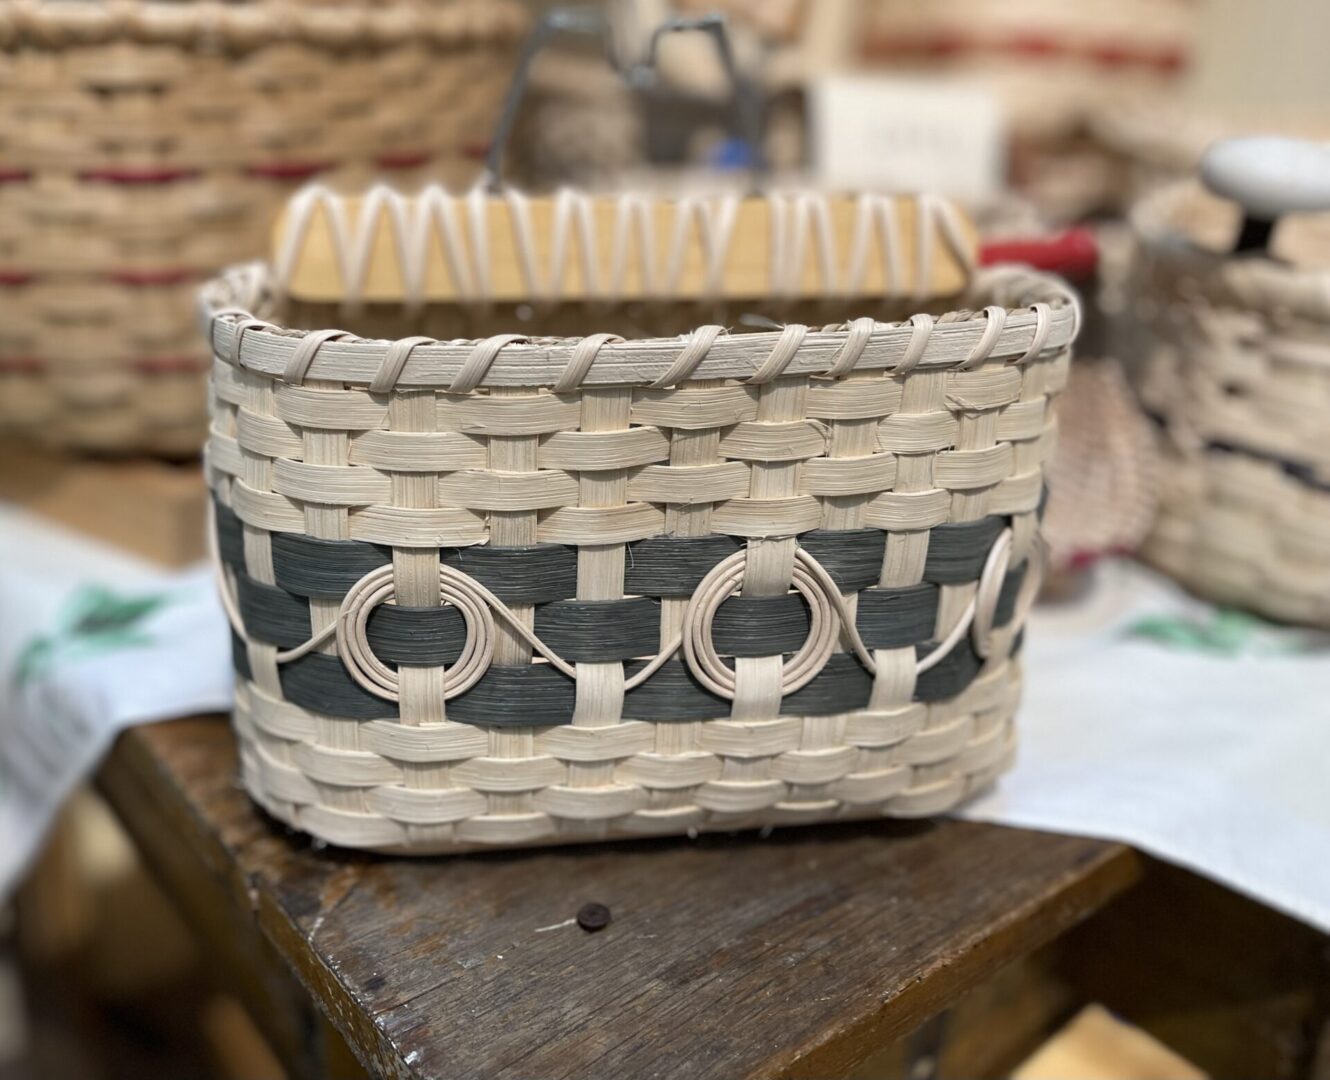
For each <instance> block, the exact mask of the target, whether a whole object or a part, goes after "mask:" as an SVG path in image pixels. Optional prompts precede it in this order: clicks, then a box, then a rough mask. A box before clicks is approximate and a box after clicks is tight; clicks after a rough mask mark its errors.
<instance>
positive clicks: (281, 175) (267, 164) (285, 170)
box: [245, 161, 332, 180]
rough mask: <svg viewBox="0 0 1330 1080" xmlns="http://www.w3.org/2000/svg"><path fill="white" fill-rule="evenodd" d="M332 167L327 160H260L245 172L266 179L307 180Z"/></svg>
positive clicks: (249, 166) (248, 166) (247, 167)
mask: <svg viewBox="0 0 1330 1080" xmlns="http://www.w3.org/2000/svg"><path fill="white" fill-rule="evenodd" d="M331 168H332V164H331V163H330V162H327V161H259V162H255V163H254V164H253V165H247V166H246V167H245V172H246V173H247V174H248V175H250V176H257V177H261V178H262V179H264V180H306V179H308V178H309V177H311V176H317V175H318V174H319V173H321V172H326V171H327V170H328V169H331Z"/></svg>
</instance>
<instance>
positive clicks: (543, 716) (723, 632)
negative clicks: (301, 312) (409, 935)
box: [207, 279, 1072, 852]
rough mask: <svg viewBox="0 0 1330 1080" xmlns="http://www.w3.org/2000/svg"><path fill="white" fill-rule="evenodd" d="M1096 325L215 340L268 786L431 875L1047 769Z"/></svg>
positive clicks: (1057, 313) (841, 814)
mask: <svg viewBox="0 0 1330 1080" xmlns="http://www.w3.org/2000/svg"><path fill="white" fill-rule="evenodd" d="M1028 284H1029V282H1028V281H1027V282H1026V285H1028ZM1036 284H1037V285H1041V286H1047V283H1046V282H1043V281H1042V279H1038V280H1037V281H1036ZM231 295H235V294H234V293H232V294H230V295H226V294H224V295H221V296H220V297H218V300H219V304H218V306H224V305H225V304H227V303H228V302H229V301H230V296H231ZM1042 298H1043V296H1042V295H1040V296H1034V297H1031V298H1029V299H1026V300H1016V301H1011V300H1008V301H1007V302H1015V303H1022V302H1030V300H1032V299H1042ZM1071 322H1072V320H1071V317H1070V313H1069V311H1068V310H1067V309H1066V308H1065V307H1060V306H1059V307H1056V308H1049V307H1047V306H1042V307H1041V310H1039V311H1038V312H1036V313H1034V314H1033V315H1032V314H1031V313H1030V311H1028V310H1025V311H1012V312H1008V311H1005V310H1004V309H1002V308H991V309H989V310H988V312H987V313H986V314H980V315H974V314H971V313H968V312H964V313H956V314H954V315H951V316H947V317H944V318H943V319H940V320H938V321H937V322H936V323H934V322H933V320H928V319H923V318H922V317H921V318H920V319H917V320H915V321H914V322H913V323H906V324H904V325H903V326H895V325H884V324H873V323H872V321H871V320H864V321H861V322H859V323H856V324H852V325H851V326H848V327H841V328H831V329H826V330H822V331H806V330H805V329H804V328H801V327H787V328H786V329H785V330H784V331H783V332H782V333H779V334H775V333H763V334H740V335H726V334H722V333H719V328H715V327H710V328H706V327H704V328H701V329H699V330H697V331H695V332H694V333H693V335H691V337H690V338H688V339H686V340H685V341H683V342H680V341H678V340H668V339H661V340H657V341H641V342H627V343H623V344H618V343H615V342H614V341H595V340H594V339H587V340H591V341H592V344H591V345H590V346H588V345H587V343H586V341H582V342H579V341H576V340H573V341H559V340H554V339H550V340H542V341H539V342H532V343H525V342H521V341H519V342H516V343H504V342H480V343H477V344H475V345H472V344H470V343H458V342H451V343H433V342H420V343H416V344H414V345H413V344H412V343H409V342H408V344H407V345H406V346H405V347H403V346H390V347H386V346H385V345H384V343H382V342H368V341H366V342H359V341H355V340H347V339H343V338H338V337H336V336H333V335H317V334H315V335H305V336H303V337H300V336H295V335H291V334H290V333H289V332H283V331H280V330H274V329H270V328H268V325H267V324H266V323H264V322H262V321H261V320H255V319H250V318H245V317H243V316H237V315H227V316H222V317H219V318H215V319H210V320H208V322H207V326H208V330H209V333H210V334H211V336H212V339H213V341H214V343H215V346H216V351H217V357H218V359H217V362H216V364H215V367H214V371H213V383H212V389H213V397H214V414H213V424H212V435H211V438H210V442H209V448H208V455H207V461H208V471H209V477H210V482H211V484H212V486H213V490H214V492H215V494H216V497H217V501H218V509H217V536H218V553H219V560H220V563H221V565H222V567H223V577H224V582H225V584H224V588H225V590H226V594H227V595H228V596H229V597H231V602H232V604H233V614H234V617H235V625H236V627H237V638H236V667H237V672H238V696H237V709H236V727H237V731H238V733H239V736H240V740H241V746H242V760H243V763H244V777H245V782H246V786H247V787H248V789H249V790H250V791H251V793H252V794H253V795H254V796H255V798H256V799H258V801H259V802H261V803H262V804H263V805H264V806H265V807H266V808H267V809H268V810H269V811H270V812H271V813H272V814H273V815H274V816H276V817H278V818H280V819H282V820H283V821H286V822H288V823H290V824H292V825H294V826H296V827H298V828H301V829H304V830H306V831H309V832H311V833H313V834H315V835H316V836H320V837H322V838H324V839H327V840H329V841H332V842H335V843H339V844H344V845H350V846H368V847H375V848H387V849H393V850H405V851H412V852H426V851H448V850H459V849H465V848H468V847H476V846H493V845H500V846H511V845H521V844H546V843H564V842H575V841H585V840H595V839H604V838H609V837H618V836H636V835H643V834H657V833H682V832H685V831H691V830H705V829H735V828H743V827H749V826H756V825H768V824H794V823H803V822H812V821H823V820H832V819H846V818H858V817H874V816H882V815H892V816H913V815H921V814H931V813H936V812H938V811H940V810H942V809H945V808H946V807H948V806H951V805H952V804H954V803H955V802H956V801H957V800H959V799H961V798H963V797H965V796H966V795H967V794H969V793H971V792H973V791H975V790H977V789H979V788H981V787H983V786H985V785H987V784H988V783H990V782H991V781H992V780H993V778H994V777H995V776H996V775H997V774H998V773H999V772H1000V771H1001V770H1002V769H1003V768H1004V767H1005V766H1006V765H1007V763H1008V762H1009V761H1010V759H1011V754H1012V751H1013V745H1014V733H1013V727H1012V718H1013V714H1014V711H1015V707H1016V702H1017V699H1018V696H1019V688H1020V676H1019V666H1018V662H1017V659H1016V654H1017V652H1018V648H1019V636H1020V634H1019V628H1020V624H1021V621H1022V618H1023V612H1024V610H1025V608H1026V606H1027V605H1028V602H1029V600H1030V598H1031V594H1032V591H1033V587H1034V585H1035V584H1036V581H1037V570H1036V568H1035V567H1034V566H1032V564H1031V559H1032V557H1033V556H1034V554H1035V551H1036V543H1037V541H1036V536H1037V528H1038V524H1037V523H1038V516H1039V513H1040V508H1041V504H1042V491H1043V477H1042V470H1043V463H1044V461H1045V459H1046V457H1047V455H1048V453H1049V451H1050V448H1051V446H1052V442H1053V438H1054V431H1055V423H1054V419H1053V413H1052V407H1053V402H1054V399H1055V397H1056V395H1057V393H1058V392H1059V391H1060V390H1061V388H1062V387H1063V385H1064V383H1065V380H1066V377H1067V370H1068V368H1067V365H1068V343H1069V339H1070V336H1071ZM496 346H497V347H496ZM403 348H405V352H404V353H403V352H402V351H401V350H402V349H403ZM385 349H386V350H387V351H385ZM393 350H398V351H397V352H396V353H395V352H394V351H393ZM403 356H405V358H406V363H405V364H402V365H399V366H397V367H396V369H395V370H396V375H395V376H394V377H395V378H396V379H397V384H396V388H395V389H394V390H392V391H390V392H389V393H387V394H386V395H385V394H382V393H371V392H369V391H368V390H367V389H366V388H365V384H366V383H367V382H368V381H369V378H370V376H371V375H373V373H374V372H375V371H376V370H379V371H382V365H384V364H389V365H390V366H391V362H392V361H393V360H394V358H396V359H398V360H401V359H402V358H403ZM588 356H589V357H590V360H589V361H588ZM478 360H479V362H477V361H478ZM829 370H832V371H835V372H836V373H837V374H836V377H832V378H828V377H826V375H825V373H826V372H827V371H829ZM527 371H547V372H550V373H551V376H558V378H555V377H550V378H549V380H548V382H547V383H546V384H545V387H547V386H548V385H550V384H552V383H555V382H558V383H559V384H560V385H561V386H562V387H564V388H563V389H560V390H557V391H552V390H550V389H548V388H545V387H542V386H540V385H526V386H523V385H510V383H512V381H513V380H514V379H518V378H521V377H523V376H521V375H520V374H519V373H522V372H527ZM620 371H632V372H634V373H635V375H634V381H633V382H632V383H630V384H625V383H623V382H616V381H615V379H616V373H617V372H620ZM560 372H563V375H561V376H560V375H559V373H560ZM279 373H281V374H279ZM652 373H654V375H653V374H652ZM707 374H711V375H713V376H714V377H707V378H701V377H700V376H703V375H707ZM740 376H741V377H740ZM539 381H540V380H537V382H539ZM651 382H654V383H656V384H657V385H654V386H653V385H649V383H651ZM727 568H728V569H727ZM726 574H729V576H728V577H726ZM819 574H821V575H825V576H819ZM718 582H719V583H720V586H719V590H718V591H717V588H716V586H717V583H718ZM477 596H480V597H481V602H480V603H479V604H478V605H477V610H473V609H472V608H469V607H468V606H467V605H468V603H470V600H471V599H474V598H475V597H477ZM708 597H709V598H710V601H711V602H710V606H708V604H707V602H706V600H707V598H708ZM385 600H387V602H383V601H385ZM443 601H446V603H444V602H443ZM478 608H484V609H485V610H489V611H491V612H501V613H503V614H502V616H501V617H496V618H495V619H494V625H493V627H492V629H491V630H490V631H484V629H483V627H482V626H481V624H482V623H483V618H484V616H483V613H478ZM828 619H830V620H833V621H832V622H831V623H828V622H827V620H828ZM357 624H358V625H359V626H360V627H361V632H360V634H359V636H357V634H356V632H355V627H356V625H357ZM681 637H682V641H683V645H682V648H681V649H679V648H676V646H677V645H678V644H679V642H680V639H681ZM481 639H484V647H485V648H489V649H492V656H491V657H490V658H489V660H488V661H487V662H486V663H483V664H481V665H480V666H479V668H478V669H477V672H478V673H477V674H476V676H475V679H474V681H472V682H466V684H465V685H461V684H462V683H464V682H465V681H466V679H467V678H469V676H468V675H467V671H468V670H469V669H468V664H470V663H471V659H470V656H471V653H470V650H472V649H473V647H474V648H480V644H479V643H480V642H481ZM819 642H820V643H823V644H825V646H826V648H827V652H826V653H824V654H819V655H817V656H812V657H811V660H812V662H811V665H806V664H805V661H807V660H809V659H810V656H811V653H813V652H817V650H818V648H820V647H821V646H820V645H819V644H818V643H819ZM708 655H710V656H711V659H712V660H714V661H715V662H716V663H718V664H719V665H720V668H721V670H719V671H715V670H714V669H713V668H708V666H707V663H708V661H707V657H708ZM698 657H701V659H700V660H699V659H698ZM376 664H377V665H378V668H377V670H378V674H377V675H376V674H375V670H376V667H375V665H376ZM560 664H562V665H563V667H560V666H559V665H560ZM708 671H714V677H713V675H709V674H708ZM801 671H802V672H803V674H804V675H805V676H807V677H806V678H802V677H800V672H801ZM726 683H728V685H725V684H726ZM376 685H377V686H378V688H379V689H378V690H377V691H376V690H374V689H373V688H374V686H376ZM384 686H388V687H390V688H391V690H392V693H393V694H394V695H395V697H394V696H391V695H389V694H387V693H385V692H383V688H384ZM367 688H368V689H367Z"/></svg>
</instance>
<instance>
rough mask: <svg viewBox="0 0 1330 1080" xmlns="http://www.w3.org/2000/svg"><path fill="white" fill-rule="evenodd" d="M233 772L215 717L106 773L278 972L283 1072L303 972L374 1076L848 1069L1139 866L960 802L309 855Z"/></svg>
mask: <svg viewBox="0 0 1330 1080" xmlns="http://www.w3.org/2000/svg"><path fill="white" fill-rule="evenodd" d="M234 773H235V758H234V744H233V741H232V738H231V735H230V732H229V730H228V728H227V726H226V723H225V721H224V720H222V719H220V718H200V719H191V720H180V721H173V722H169V723H164V724H160V725H156V726H153V727H147V728H141V729H138V730H135V731H131V732H128V733H126V734H125V735H124V736H122V737H121V739H120V740H119V742H118V743H117V745H116V747H115V749H114V751H113V752H112V754H111V756H110V758H109V760H108V761H107V763H106V765H105V766H104V768H103V770H102V774H101V786H102V788H103V790H104V791H105V792H106V794H107V796H108V797H109V799H110V800H111V802H112V804H113V805H114V806H115V807H116V808H117V810H118V812H119V813H120V814H121V816H122V817H123V818H124V820H125V821H126V823H127V824H128V826H129V827H130V829H131V831H132V832H133V833H134V834H135V836H136V838H137V840H138V842H139V844H140V845H141V846H142V847H143V849H144V850H145V852H146V853H147V855H148V857H149V859H150V861H152V862H154V864H156V865H157V867H158V869H159V870H160V871H161V872H162V873H163V876H164V877H166V878H167V880H168V884H169V885H170V886H171V888H172V891H173V893H175V894H176V895H177V896H178V897H179V898H180V899H181V902H182V905H183V906H184V907H185V908H186V910H187V911H189V912H190V913H191V914H192V915H193V917H194V919H195V921H196V922H201V923H202V924H204V925H207V926H210V927H211V928H212V929H211V934H212V937H213V940H214V941H215V942H218V943H220V944H221V945H222V951H223V952H229V953H232V954H234V956H233V960H235V962H236V963H237V965H238V966H239V967H247V966H248V967H252V968H255V969H256V970H257V971H259V972H263V973H262V974H256V975H253V976H251V978H250V980H249V981H250V983H251V984H253V985H254V986H256V987H257V991H256V992H257V993H259V998H258V1000H257V1003H256V1002H255V1001H251V1007H255V1005H256V1004H257V1008H256V1011H259V1012H262V1011H263V1010H264V1009H266V1010H267V1011H268V1013H269V1015H268V1016H266V1017H265V1016H262V1015H261V1016H260V1017H259V1019H260V1022H261V1023H264V1024H265V1025H266V1026H267V1027H269V1028H270V1029H271V1028H278V1029H282V1028H283V1027H285V1030H284V1031H281V1030H279V1034H280V1035H281V1038H282V1040H283V1041H282V1043H281V1045H279V1046H278V1052H279V1054H281V1055H282V1057H283V1060H284V1062H286V1063H287V1064H288V1068H292V1062H296V1061H298V1059H299V1055H300V1053H301V1036H300V1034H299V1032H298V1031H297V1032H293V1031H292V1030H291V1029H292V1028H299V1027H300V1024H301V1023H304V1025H305V1028H306V1029H307V1030H308V1029H310V1027H311V1025H310V1021H309V1018H308V1016H305V1017H304V1019H303V1021H302V1020H300V1019H299V1018H298V1017H299V1012H298V1009H297V1010H296V1014H295V1015H296V1016H297V1019H296V1020H288V1021H280V1020H279V1017H280V1014H281V1013H282V1011H283V1009H284V1008H286V1004H289V1003H286V1004H284V1003H283V1000H282V999H283V998H284V996H289V995H288V989H287V986H286V984H287V983H289V982H290V981H291V979H290V976H291V973H294V975H295V977H296V978H297V979H299V981H300V983H301V984H303V985H304V987H305V988H306V989H307V990H308V991H309V992H310V994H311V995H312V996H313V998H314V1000H315V1001H316V1002H317V1003H318V1005H319V1007H320V1008H321V1009H322V1010H323V1012H324V1013H326V1014H327V1015H328V1016H329V1017H330V1018H331V1021H332V1024H333V1026H334V1027H336V1028H337V1030H339V1031H340V1032H341V1033H342V1035H343V1036H345V1038H346V1040H347V1042H348V1043H349V1044H350V1046H351V1047H352V1048H353V1049H354V1051H355V1053H356V1055H357V1056H358V1058H359V1059H360V1061H361V1063H362V1064H363V1065H364V1066H365V1067H366V1068H367V1069H368V1070H369V1071H370V1072H371V1073H372V1074H374V1075H386V1076H396V1077H424V1076H448V1077H460V1076H486V1077H491V1076H492V1077H502V1076H542V1077H594V1076H604V1075H610V1076H624V1075H651V1076H656V1077H673V1076H680V1077H696V1076H734V1077H739V1076H753V1077H756V1076H791V1077H793V1076H830V1075H839V1074H844V1073H846V1072H848V1071H849V1070H850V1069H851V1068H852V1067H853V1066H854V1065H855V1064H856V1063H857V1062H859V1061H862V1060H863V1059H865V1058H866V1057H868V1056H869V1054H870V1053H871V1052H872V1051H873V1050H874V1049H875V1048H877V1047H880V1046H881V1045H883V1044H884V1043H885V1042H887V1041H889V1040H891V1039H894V1038H897V1037H900V1036H902V1035H905V1034H908V1033H909V1032H911V1031H913V1030H914V1029H915V1028H917V1027H918V1026H919V1025H920V1024H921V1023H922V1022H923V1021H925V1020H926V1019H928V1018H929V1017H930V1016H932V1015H934V1014H936V1013H938V1012H939V1011H941V1010H942V1009H944V1008H947V1007H948V1006H949V1005H951V1004H952V1003H953V1002H955V1001H956V1000H957V999H958V998H959V997H960V996H961V995H962V994H963V993H964V992H965V991H966V990H968V989H969V988H970V987H972V986H974V985H975V984H976V983H978V982H979V981H981V980H982V979H984V978H986V977H987V976H989V975H991V974H992V973H994V972H996V971H997V970H998V969H999V968H1001V967H1003V966H1004V965H1005V964H1006V963H1008V962H1009V961H1011V960H1012V959H1014V958H1017V957H1019V956H1022V955H1025V954H1027V953H1029V952H1030V951H1032V950H1033V949H1034V948H1036V947H1038V946H1039V945H1042V944H1044V943H1045V942H1047V941H1049V940H1051V939H1053V938H1055V937H1057V936H1058V935H1060V934H1061V933H1062V932H1064V931H1065V930H1066V929H1068V928H1069V927H1070V926H1071V925H1073V924H1075V923H1077V922H1078V921H1080V920H1081V919H1083V918H1085V917H1086V916H1088V915H1090V914H1091V913H1093V912H1094V911H1096V910H1097V909H1098V908H1100V907H1101V906H1102V905H1104V904H1105V903H1106V902H1107V901H1108V900H1110V899H1111V898H1113V897H1114V896H1116V895H1117V894H1119V893H1121V892H1122V891H1124V890H1125V889H1126V888H1127V887H1128V886H1129V885H1131V884H1132V883H1133V882H1134V881H1135V880H1136V878H1137V876H1138V875H1139V872H1140V862H1139V860H1138V858H1137V857H1136V856H1135V855H1134V853H1132V852H1131V851H1130V850H1129V849H1127V848H1125V847H1123V846H1121V845H1118V844H1110V843H1102V842H1098V841H1091V840H1082V839H1074V838H1068V837H1058V836H1050V835H1045V834H1039V833H1031V832H1024V831H1019V830H1007V829H999V828H993V827H989V826H982V825H971V824H962V823H958V822H939V823H935V824H928V823H900V822H883V823H880V824H867V825H860V826H852V827H851V826H846V827H818V828H807V829H789V830H784V831H778V832H776V833H773V834H772V835H770V836H769V837H767V838H765V839H764V838H760V837H759V836H758V835H757V834H751V833H750V834H747V835H741V836H737V837H726V836H716V837H706V838H703V839H700V840H698V841H689V840H661V841H652V842H634V843H618V844H610V845H602V846H598V847H586V848H580V849H555V850H550V851H543V852H539V851H538V852H522V853H514V854H485V855H473V856H464V857H453V858H444V859H432V860H400V859H399V860H393V859H386V858H379V857H374V856H363V855H351V854H347V853H343V852H338V851H335V850H333V849H323V850H316V849H314V848H313V847H312V846H311V845H310V843H309V842H308V841H306V840H304V839H302V838H300V837H298V836H294V835H292V834H289V833H286V832H285V831H284V830H282V829H280V828H279V827H277V826H276V825H274V824H273V823H271V822H270V821H269V820H268V819H267V818H265V817H264V816H263V815H261V813H260V812H258V811H257V810H255V809H254V808H253V807H252V805H251V804H250V803H249V801H248V799H247V798H246V797H245V796H244V795H243V793H242V792H241V791H239V790H238V789H237V787H236V786H235V782H234ZM589 901H598V902H600V903H603V904H606V905H608V906H609V907H610V909H611V911H612V912H613V922H612V923H611V925H610V926H609V927H608V928H607V929H605V930H604V931H602V932H600V933H597V934H594V935H592V934H587V933H584V932H583V931H581V930H580V929H578V928H577V926H576V925H575V924H573V923H571V922H569V920H572V919H573V918H574V916H575V915H576V912H577V909H578V908H579V907H580V906H581V905H582V904H584V903H587V902H589ZM219 909H221V910H222V911H223V912H224V913H225V914H224V915H223V914H219ZM245 924H248V925H249V927H250V928H251V929H250V930H242V929H241V928H242V927H243V926H244V925H245ZM228 927H231V928H233V929H228ZM252 928H257V931H258V933H253V929H252ZM249 938H253V939H254V940H252V941H250V940H248V939H249ZM274 964H275V965H277V966H278V967H281V968H284V969H285V970H283V971H281V972H276V973H274V972H271V971H266V970H265V969H266V968H268V967H271V966H273V965H274ZM265 1002H266V1004H265ZM270 1037H272V1035H271V1033H270ZM322 1052H323V1053H324V1054H325V1058H324V1062H323V1066H322V1067H324V1068H325V1069H326V1068H327V1067H328V1065H327V1061H328V1057H327V1054H328V1051H327V1050H326V1049H324V1050H323V1051H322ZM319 1067H320V1066H319V1065H318V1064H313V1065H311V1064H309V1063H306V1064H304V1065H302V1066H301V1067H300V1068H299V1069H296V1068H292V1071H293V1073H296V1074H298V1075H315V1074H317V1069H318V1068H319Z"/></svg>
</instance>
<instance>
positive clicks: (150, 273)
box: [106, 266, 203, 286]
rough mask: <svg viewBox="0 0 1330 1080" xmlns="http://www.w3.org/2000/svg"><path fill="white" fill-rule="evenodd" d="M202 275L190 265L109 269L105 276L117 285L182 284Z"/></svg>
mask: <svg viewBox="0 0 1330 1080" xmlns="http://www.w3.org/2000/svg"><path fill="white" fill-rule="evenodd" d="M202 276H203V275H202V274H201V273H200V272H199V271H198V270H195V269H194V268H193V267H190V266H170V267H165V268H162V269H155V270H138V269H128V270H111V271H108V273H107V275H106V277H107V280H109V281H114V282H116V283H117V284H119V285H135V286H139V285H144V286H147V285H182V284H184V283H186V282H189V281H196V280H198V279H199V278H200V277H202Z"/></svg>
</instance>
